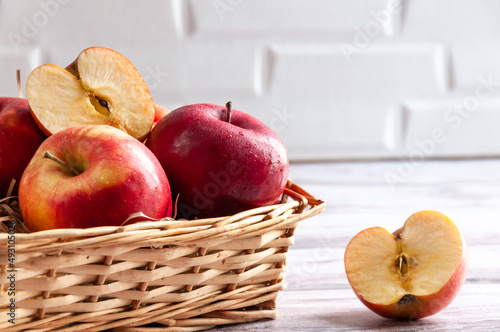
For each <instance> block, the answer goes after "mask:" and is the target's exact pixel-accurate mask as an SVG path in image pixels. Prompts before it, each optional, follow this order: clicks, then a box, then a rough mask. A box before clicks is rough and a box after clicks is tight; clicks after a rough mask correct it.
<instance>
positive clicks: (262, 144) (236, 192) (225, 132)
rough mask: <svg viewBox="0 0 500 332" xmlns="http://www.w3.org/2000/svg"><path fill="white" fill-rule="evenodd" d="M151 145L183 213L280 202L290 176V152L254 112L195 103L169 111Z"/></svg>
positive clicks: (219, 212)
mask: <svg viewBox="0 0 500 332" xmlns="http://www.w3.org/2000/svg"><path fill="white" fill-rule="evenodd" d="M146 146H147V147H148V148H149V149H150V150H151V151H153V153H154V154H155V155H156V156H157V157H158V160H159V161H160V163H161V164H162V166H163V168H164V169H165V172H166V173H167V176H168V177H169V179H170V185H171V187H172V197H174V198H176V197H177V196H178V205H177V208H178V209H177V212H178V214H179V216H180V217H183V218H187V219H192V218H194V217H196V218H209V217H218V216H226V215H232V214H235V213H238V212H241V211H243V210H247V209H251V208H256V207H259V206H265V205H270V204H275V203H278V202H279V201H280V199H281V196H282V194H283V190H284V187H285V185H286V182H287V179H288V168H289V165H288V157H287V153H286V149H285V147H284V145H283V143H282V142H281V140H280V138H279V137H278V135H277V134H276V133H275V132H274V131H272V130H271V129H270V128H269V127H267V126H266V125H264V124H263V123H262V122H261V121H259V120H257V119H256V118H254V117H253V116H251V115H249V114H246V113H244V112H240V111H237V110H234V109H233V110H232V112H231V119H230V123H228V122H227V111H226V107H223V106H218V105H214V104H194V105H187V106H183V107H180V108H178V109H176V110H174V111H172V112H170V113H169V114H167V115H166V116H165V117H164V118H163V119H162V120H160V121H159V122H158V124H157V125H156V126H155V127H154V128H153V130H152V131H151V133H150V135H149V138H148V140H147V142H146Z"/></svg>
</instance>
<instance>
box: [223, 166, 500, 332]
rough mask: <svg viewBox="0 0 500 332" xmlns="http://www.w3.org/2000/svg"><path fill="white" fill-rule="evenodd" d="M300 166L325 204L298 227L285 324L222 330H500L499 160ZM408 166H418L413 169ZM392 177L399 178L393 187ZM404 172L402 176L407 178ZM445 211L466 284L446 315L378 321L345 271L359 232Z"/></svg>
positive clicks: (282, 313)
mask: <svg viewBox="0 0 500 332" xmlns="http://www.w3.org/2000/svg"><path fill="white" fill-rule="evenodd" d="M407 164H408V163H407V162H405V161H404V160H403V161H393V162H389V161H384V162H366V163H364V162H357V163H348V162H346V163H316V164H293V165H291V168H290V177H291V178H293V180H294V181H295V182H296V183H298V184H300V185H301V186H302V187H303V188H305V189H306V190H308V191H310V192H311V193H312V194H314V195H315V196H316V197H317V198H320V199H322V200H324V201H326V203H327V208H326V210H325V212H323V213H322V214H320V215H318V216H316V217H314V218H311V219H309V220H305V221H303V222H301V224H300V226H299V228H298V229H297V231H296V239H295V244H294V245H293V246H292V247H291V249H290V252H289V258H288V264H287V268H288V270H287V272H286V274H285V280H287V282H288V287H287V289H286V290H285V291H283V292H281V294H280V296H279V299H278V309H277V310H278V318H277V319H274V320H267V321H260V322H254V323H248V324H238V325H233V326H226V327H221V328H219V329H217V330H220V331H266V332H272V331H500V160H496V159H484V160H462V161H460V160H451V161H450V160H448V161H425V162H423V163H420V164H419V165H414V166H415V167H414V168H413V169H411V168H407V169H409V170H411V171H406V172H404V171H405V167H407V166H408V165H407ZM410 166H411V165H410ZM387 174H392V175H396V176H398V175H399V176H400V178H398V179H399V180H400V181H399V182H398V183H397V184H396V185H394V183H392V184H391V183H390V182H388V181H387V180H386V176H387ZM402 175H404V176H402ZM428 209H432V210H438V211H441V212H443V213H445V214H447V215H448V216H449V217H450V218H451V219H452V220H454V221H455V223H456V224H457V225H458V227H459V228H460V230H461V231H462V233H463V234H464V237H465V239H466V241H467V243H468V245H469V253H470V267H469V273H468V275H467V280H466V283H465V285H464V286H463V288H462V290H461V292H460V293H459V295H458V297H457V298H456V299H455V301H454V302H453V303H452V304H451V305H450V306H449V307H448V308H446V309H445V310H444V311H442V312H440V313H438V314H436V315H434V316H431V317H428V318H425V319H422V320H419V321H396V320H388V319H384V318H381V317H379V316H377V315H375V314H373V313H372V312H371V311H369V310H368V309H367V308H366V307H364V305H363V304H362V303H361V302H360V301H359V300H358V299H357V298H356V297H355V295H354V293H353V292H352V290H351V288H350V286H349V284H348V282H347V278H346V276H345V270H344V265H343V256H344V251H345V247H346V246H347V244H348V242H349V241H350V239H351V238H352V237H353V236H355V235H356V234H357V233H358V232H359V231H361V230H363V229H365V228H368V227H372V226H381V227H384V228H386V229H388V230H389V231H394V230H396V229H397V228H399V227H401V226H402V225H403V223H404V221H405V220H406V218H408V217H409V216H410V215H411V214H412V213H414V212H417V211H420V210H428Z"/></svg>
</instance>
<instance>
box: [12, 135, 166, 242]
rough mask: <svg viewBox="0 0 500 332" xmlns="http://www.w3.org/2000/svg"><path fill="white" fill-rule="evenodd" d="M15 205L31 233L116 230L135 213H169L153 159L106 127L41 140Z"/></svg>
mask: <svg viewBox="0 0 500 332" xmlns="http://www.w3.org/2000/svg"><path fill="white" fill-rule="evenodd" d="M19 205H20V208H21V214H22V216H23V218H24V222H25V224H26V226H27V227H28V229H29V230H30V231H32V232H35V231H41V230H47V229H55V228H88V227H97V226H120V225H122V224H123V223H124V222H125V221H126V220H127V219H128V218H129V217H130V216H131V215H132V214H135V213H138V212H142V213H144V214H145V215H147V216H149V217H151V218H155V219H160V218H163V217H170V216H171V212H172V199H171V195H170V187H169V183H168V179H167V177H166V175H165V171H164V170H163V168H162V167H161V165H160V163H159V162H158V160H157V159H156V157H155V156H154V155H153V153H151V151H149V150H148V149H147V148H146V147H145V146H144V144H142V143H141V142H139V141H138V140H137V139H135V138H134V137H132V136H130V135H129V134H127V133H125V132H123V131H121V130H119V129H117V128H114V127H111V126H107V125H88V126H76V127H70V128H66V129H62V130H60V131H58V132H57V133H55V134H53V135H51V136H50V137H49V138H47V139H46V140H45V141H44V142H43V143H42V144H41V145H40V147H39V148H38V150H37V151H36V152H35V155H34V156H33V158H32V159H31V161H30V163H29V164H28V167H26V170H25V171H24V173H23V176H22V177H21V182H20V184H19ZM140 220H143V219H142V218H134V219H133V220H131V222H136V221H140Z"/></svg>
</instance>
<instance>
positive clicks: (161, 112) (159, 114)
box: [152, 104, 170, 128]
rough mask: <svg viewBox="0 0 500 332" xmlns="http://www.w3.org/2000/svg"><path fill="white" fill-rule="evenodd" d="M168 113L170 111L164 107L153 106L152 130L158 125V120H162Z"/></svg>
mask: <svg viewBox="0 0 500 332" xmlns="http://www.w3.org/2000/svg"><path fill="white" fill-rule="evenodd" d="M168 113H170V111H169V110H168V109H167V108H166V107H163V106H161V105H158V104H155V119H154V121H153V127H152V128H154V127H155V126H156V125H157V124H158V122H160V120H161V119H163V118H164V117H165V115H167V114H168Z"/></svg>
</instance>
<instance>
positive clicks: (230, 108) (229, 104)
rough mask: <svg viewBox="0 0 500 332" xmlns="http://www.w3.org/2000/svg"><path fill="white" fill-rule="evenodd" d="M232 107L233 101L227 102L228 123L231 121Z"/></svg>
mask: <svg viewBox="0 0 500 332" xmlns="http://www.w3.org/2000/svg"><path fill="white" fill-rule="evenodd" d="M232 108H233V105H232V103H231V101H228V102H227V103H226V110H227V112H226V113H227V119H226V121H227V123H231V110H232Z"/></svg>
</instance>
